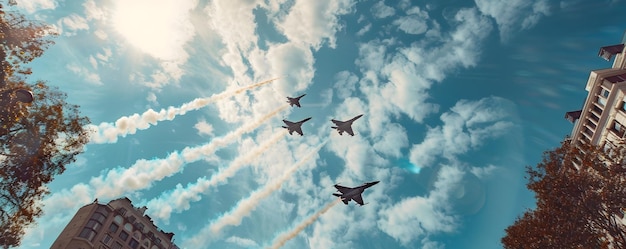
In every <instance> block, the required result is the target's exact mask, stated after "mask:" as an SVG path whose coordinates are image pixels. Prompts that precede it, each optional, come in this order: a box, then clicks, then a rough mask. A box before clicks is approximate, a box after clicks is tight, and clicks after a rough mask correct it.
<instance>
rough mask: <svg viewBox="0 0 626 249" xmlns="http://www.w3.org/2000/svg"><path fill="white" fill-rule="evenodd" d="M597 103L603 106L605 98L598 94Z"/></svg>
mask: <svg viewBox="0 0 626 249" xmlns="http://www.w3.org/2000/svg"><path fill="white" fill-rule="evenodd" d="M598 104H600V105H601V106H605V105H606V99H605V98H602V97H599V96H598Z"/></svg>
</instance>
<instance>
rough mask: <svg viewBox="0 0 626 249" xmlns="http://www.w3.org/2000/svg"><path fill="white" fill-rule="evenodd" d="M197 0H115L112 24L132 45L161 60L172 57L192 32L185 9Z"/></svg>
mask: <svg viewBox="0 0 626 249" xmlns="http://www.w3.org/2000/svg"><path fill="white" fill-rule="evenodd" d="M195 3H197V0H182V1H179V0H133V1H126V0H117V1H115V11H114V13H113V25H114V27H115V29H116V31H117V32H118V33H119V34H121V35H122V36H123V37H124V38H125V39H126V40H127V41H128V43H130V44H131V45H132V46H134V47H136V48H138V49H140V50H141V51H143V52H145V53H147V54H149V55H151V56H153V57H156V58H159V59H163V60H175V59H177V58H179V56H180V55H181V54H183V53H184V50H183V45H184V44H185V43H186V42H187V41H188V40H189V39H190V38H191V37H192V36H193V26H192V24H191V22H190V20H189V11H190V10H191V9H192V8H193V7H195Z"/></svg>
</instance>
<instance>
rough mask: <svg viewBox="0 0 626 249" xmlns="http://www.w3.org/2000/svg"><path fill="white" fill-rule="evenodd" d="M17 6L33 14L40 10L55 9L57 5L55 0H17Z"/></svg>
mask: <svg viewBox="0 0 626 249" xmlns="http://www.w3.org/2000/svg"><path fill="white" fill-rule="evenodd" d="M16 2H17V7H19V8H22V9H24V10H26V12H28V13H30V14H32V13H35V12H37V11H39V10H53V9H55V8H56V7H57V2H56V1H55V0H16Z"/></svg>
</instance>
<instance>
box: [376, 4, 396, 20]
mask: <svg viewBox="0 0 626 249" xmlns="http://www.w3.org/2000/svg"><path fill="white" fill-rule="evenodd" d="M395 14H396V10H395V9H393V7H390V6H387V5H385V1H382V0H381V1H379V2H377V3H375V4H374V6H372V15H374V17H376V18H378V19H381V18H386V17H390V16H393V15H395Z"/></svg>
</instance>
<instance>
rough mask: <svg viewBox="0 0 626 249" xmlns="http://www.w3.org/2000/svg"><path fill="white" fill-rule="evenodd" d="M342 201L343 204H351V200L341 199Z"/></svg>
mask: <svg viewBox="0 0 626 249" xmlns="http://www.w3.org/2000/svg"><path fill="white" fill-rule="evenodd" d="M341 201H343V204H346V205H348V202H349V201H350V200H348V199H341Z"/></svg>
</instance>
